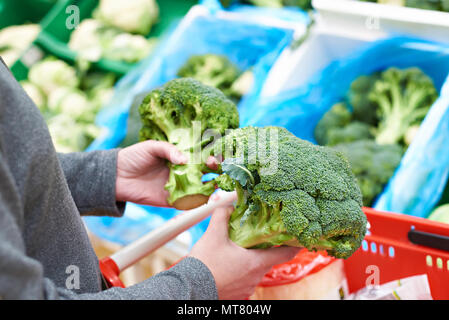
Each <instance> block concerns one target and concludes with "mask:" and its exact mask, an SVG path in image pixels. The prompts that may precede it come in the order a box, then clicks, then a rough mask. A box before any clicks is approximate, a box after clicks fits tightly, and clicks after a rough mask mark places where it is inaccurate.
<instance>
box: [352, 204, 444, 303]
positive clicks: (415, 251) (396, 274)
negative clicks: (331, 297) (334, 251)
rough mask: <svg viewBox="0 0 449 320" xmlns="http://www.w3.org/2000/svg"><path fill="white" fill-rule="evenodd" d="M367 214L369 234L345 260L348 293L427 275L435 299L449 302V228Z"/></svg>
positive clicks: (389, 215) (392, 215)
mask: <svg viewBox="0 0 449 320" xmlns="http://www.w3.org/2000/svg"><path fill="white" fill-rule="evenodd" d="M364 212H365V214H366V216H367V218H368V222H369V225H368V227H369V231H368V233H367V235H366V237H365V239H364V241H363V244H362V247H361V248H360V249H358V250H357V251H356V252H355V253H354V254H353V255H352V256H351V257H350V258H348V259H347V260H345V271H346V276H347V280H348V289H349V292H351V293H352V292H355V291H357V290H358V289H361V288H363V287H365V286H367V285H373V284H374V285H375V284H383V283H386V282H389V281H393V280H398V279H402V278H406V277H409V276H412V275H419V274H427V277H428V280H429V285H430V290H431V293H432V297H433V298H434V299H438V300H443V299H444V300H446V299H449V224H444V223H440V222H435V221H430V220H427V219H423V218H418V217H413V216H408V215H404V214H398V213H391V212H379V211H376V210H374V209H371V208H364ZM376 280H378V281H379V282H378V283H374V281H376Z"/></svg>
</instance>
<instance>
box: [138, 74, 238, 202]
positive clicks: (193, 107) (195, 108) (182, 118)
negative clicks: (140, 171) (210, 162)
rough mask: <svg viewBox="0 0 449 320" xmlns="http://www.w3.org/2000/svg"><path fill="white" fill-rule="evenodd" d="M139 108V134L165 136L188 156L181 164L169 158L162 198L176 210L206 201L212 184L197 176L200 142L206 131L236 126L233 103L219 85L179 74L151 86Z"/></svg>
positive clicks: (200, 163)
mask: <svg viewBox="0 0 449 320" xmlns="http://www.w3.org/2000/svg"><path fill="white" fill-rule="evenodd" d="M139 113H140V117H141V120H142V128H141V130H140V140H142V141H143V140H160V141H168V142H170V143H172V144H174V145H176V146H177V148H178V149H179V150H180V151H182V152H183V153H184V154H186V155H187V156H188V158H189V163H188V164H186V165H175V164H169V168H170V174H169V179H168V182H167V184H166V185H165V189H166V190H168V192H169V197H168V199H167V202H168V203H169V204H170V205H172V206H174V207H175V208H177V209H180V210H187V209H191V208H193V207H197V206H199V205H201V204H203V203H205V202H206V201H207V199H208V197H209V196H210V195H211V194H212V193H213V192H214V190H215V185H214V183H213V182H208V183H203V182H202V176H203V172H206V171H207V168H206V167H205V166H204V164H203V161H202V158H201V148H202V147H203V146H204V145H206V144H207V143H208V142H210V140H211V139H209V138H208V137H213V136H214V134H220V135H223V134H224V133H225V131H226V129H229V128H237V127H238V126H239V115H238V112H237V107H236V105H235V104H234V103H233V102H232V101H230V100H229V99H228V98H226V96H225V95H224V94H223V93H222V92H220V91H219V90H218V89H215V88H212V87H209V86H206V85H204V84H202V83H200V82H199V81H197V80H194V79H190V78H182V79H175V80H171V81H169V82H167V83H166V84H165V85H164V86H162V87H161V88H157V89H155V90H153V91H151V92H150V93H149V94H148V95H147V96H146V97H145V98H144V99H143V102H142V104H141V105H140V107H139ZM209 130H210V131H209ZM208 132H209V134H208Z"/></svg>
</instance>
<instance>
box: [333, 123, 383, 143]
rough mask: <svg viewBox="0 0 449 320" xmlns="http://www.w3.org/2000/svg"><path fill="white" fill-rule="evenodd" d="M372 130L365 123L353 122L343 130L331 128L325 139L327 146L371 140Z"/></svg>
mask: <svg viewBox="0 0 449 320" xmlns="http://www.w3.org/2000/svg"><path fill="white" fill-rule="evenodd" d="M373 130H374V128H373V127H372V126H370V125H368V124H366V123H363V122H359V121H354V122H351V123H350V124H348V125H346V126H345V127H343V128H331V129H330V130H329V133H328V137H327V144H326V145H327V146H335V145H337V144H339V143H347V142H353V141H357V140H365V139H372V138H373V134H372V132H373Z"/></svg>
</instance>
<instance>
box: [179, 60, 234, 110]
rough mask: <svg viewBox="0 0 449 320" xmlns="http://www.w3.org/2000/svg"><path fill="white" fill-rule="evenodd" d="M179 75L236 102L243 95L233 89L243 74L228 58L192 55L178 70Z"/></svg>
mask: <svg viewBox="0 0 449 320" xmlns="http://www.w3.org/2000/svg"><path fill="white" fill-rule="evenodd" d="M177 75H178V76H179V77H188V78H193V79H196V80H198V81H200V82H202V83H203V84H205V85H207V86H211V87H214V88H217V89H219V90H220V91H222V92H223V93H224V94H225V95H226V96H227V97H228V98H231V99H233V100H234V101H237V100H239V99H240V98H241V95H242V94H241V93H240V92H238V91H237V90H235V89H234V87H233V84H234V82H236V81H237V80H238V78H239V77H240V75H241V72H240V70H239V68H237V66H235V65H234V64H233V63H232V62H231V61H230V60H229V59H228V58H227V57H226V56H223V55H219V54H212V53H208V54H203V55H192V56H191V57H190V58H189V59H187V61H186V62H185V63H184V65H183V66H182V67H181V68H180V69H179V70H178V73H177Z"/></svg>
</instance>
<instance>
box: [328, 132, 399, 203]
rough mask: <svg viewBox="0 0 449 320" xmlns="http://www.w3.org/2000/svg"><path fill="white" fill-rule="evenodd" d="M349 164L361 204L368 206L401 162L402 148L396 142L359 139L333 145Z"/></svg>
mask: <svg viewBox="0 0 449 320" xmlns="http://www.w3.org/2000/svg"><path fill="white" fill-rule="evenodd" d="M333 148H334V149H335V150H337V151H338V152H341V153H343V154H344V155H345V156H346V157H347V159H348V160H349V162H350V164H351V168H352V171H353V172H354V174H355V176H356V178H357V181H358V183H359V186H360V189H361V191H362V194H363V204H364V205H365V206H370V205H371V204H372V202H373V200H374V199H375V197H376V196H377V195H378V194H380V193H381V192H382V190H383V188H384V186H385V184H386V183H387V182H388V181H389V180H390V178H391V176H392V175H393V174H394V171H395V170H396V168H397V166H398V165H399V163H400V162H401V158H402V155H403V152H404V150H403V148H402V147H401V146H400V145H397V144H389V145H379V144H377V143H376V142H375V141H374V140H359V141H355V142H351V143H342V144H339V145H337V146H335V147H333Z"/></svg>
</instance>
